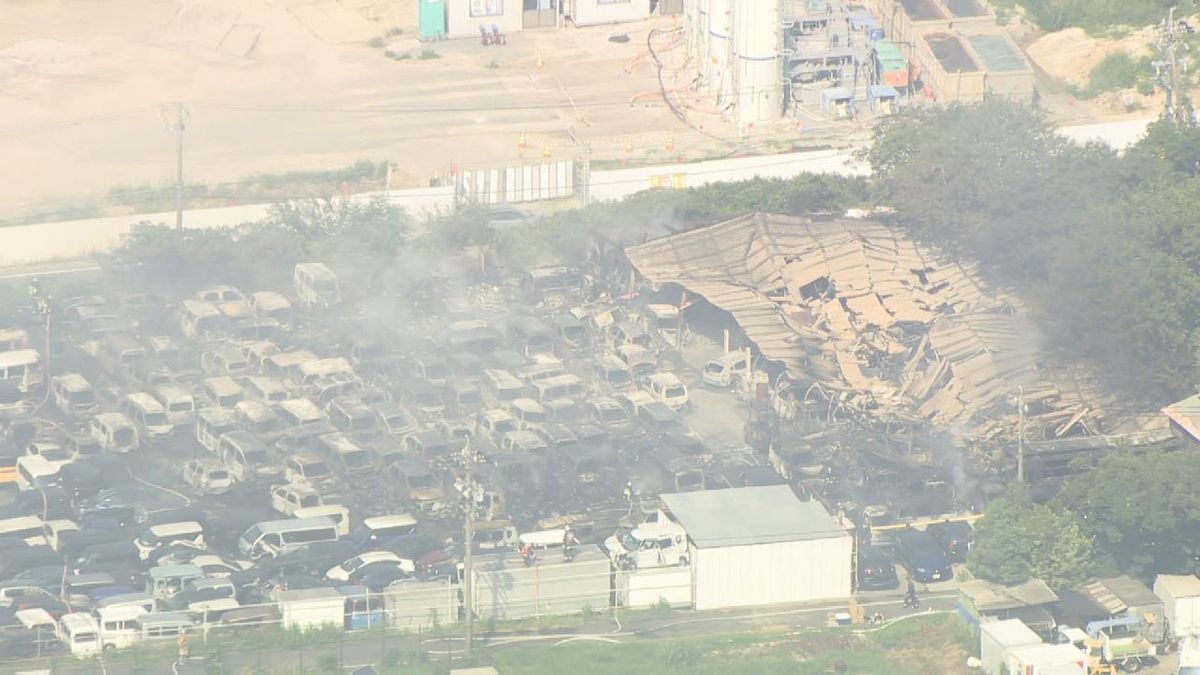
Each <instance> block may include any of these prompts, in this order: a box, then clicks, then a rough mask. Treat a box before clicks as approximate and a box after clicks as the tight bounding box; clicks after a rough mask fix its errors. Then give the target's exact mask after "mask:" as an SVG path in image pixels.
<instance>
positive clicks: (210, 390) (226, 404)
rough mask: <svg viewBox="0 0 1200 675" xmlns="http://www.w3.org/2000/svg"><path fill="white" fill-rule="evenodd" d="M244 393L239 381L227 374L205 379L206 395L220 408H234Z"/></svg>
mask: <svg viewBox="0 0 1200 675" xmlns="http://www.w3.org/2000/svg"><path fill="white" fill-rule="evenodd" d="M244 395H245V394H244V392H243V391H242V388H241V386H240V385H238V383H237V381H236V380H234V379H233V378H232V377H229V376H227V375H221V376H218V377H208V378H205V380H204V396H205V398H207V399H208V400H209V401H210V402H212V404H213V405H214V406H216V407H218V408H232V407H233V406H235V405H237V402H238V401H240V400H242V397H243V396H244Z"/></svg>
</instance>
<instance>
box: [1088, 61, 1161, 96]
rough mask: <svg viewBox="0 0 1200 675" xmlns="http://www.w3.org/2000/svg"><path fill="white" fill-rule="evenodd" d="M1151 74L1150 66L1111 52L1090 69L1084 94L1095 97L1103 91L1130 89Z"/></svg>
mask: <svg viewBox="0 0 1200 675" xmlns="http://www.w3.org/2000/svg"><path fill="white" fill-rule="evenodd" d="M1152 72H1153V71H1151V70H1150V64H1148V63H1145V62H1144V61H1134V60H1133V57H1131V56H1129V55H1128V54H1126V53H1125V52H1113V53H1111V54H1109V55H1108V56H1106V57H1104V60H1103V61H1101V62H1100V63H1097V64H1096V67H1095V68H1092V72H1091V74H1090V75H1089V76H1088V87H1087V91H1086V92H1085V93H1087V94H1089V95H1091V96H1095V95H1096V94H1099V93H1101V92H1105V91H1120V90H1122V89H1132V88H1133V87H1136V86H1137V85H1138V83H1139V82H1140V81H1141V80H1143V79H1146V78H1148V77H1149V76H1150V74H1151V73H1152Z"/></svg>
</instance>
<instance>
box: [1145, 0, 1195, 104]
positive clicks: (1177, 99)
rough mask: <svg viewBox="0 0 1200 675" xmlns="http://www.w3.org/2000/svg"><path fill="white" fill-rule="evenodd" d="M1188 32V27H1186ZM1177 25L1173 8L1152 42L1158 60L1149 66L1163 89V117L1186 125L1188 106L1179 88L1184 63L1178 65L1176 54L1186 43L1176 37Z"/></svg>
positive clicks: (1185, 47) (1189, 28) (1184, 47)
mask: <svg viewBox="0 0 1200 675" xmlns="http://www.w3.org/2000/svg"><path fill="white" fill-rule="evenodd" d="M1185 28H1187V30H1188V31H1189V32H1190V31H1191V30H1192V29H1191V27H1190V26H1186V25H1185ZM1178 31H1179V23H1178V22H1176V21H1175V8H1174V7H1172V8H1171V9H1170V11H1168V12H1167V18H1166V19H1165V20H1164V21H1163V25H1162V29H1161V30H1160V32H1159V35H1158V38H1157V39H1155V41H1154V47H1155V49H1157V50H1158V52H1159V58H1158V59H1157V60H1155V61H1154V62H1153V63H1152V64H1151V65H1153V66H1154V74H1155V78H1156V79H1157V80H1158V84H1159V86H1161V87H1162V88H1163V93H1164V98H1163V115H1164V116H1165V117H1166V118H1167V119H1168V120H1170V121H1172V122H1174V123H1175V124H1188V123H1190V122H1191V120H1190V119H1188V114H1189V110H1188V106H1186V105H1184V104H1183V101H1182V100H1181V99H1183V92H1182V90H1181V88H1180V78H1179V75H1180V71H1181V70H1184V69H1185V67H1186V63H1180V61H1179V59H1178V57H1177V52H1178V50H1179V48H1180V47H1182V48H1183V49H1187V48H1188V46H1187V43H1185V42H1182V41H1180V40H1179V36H1178Z"/></svg>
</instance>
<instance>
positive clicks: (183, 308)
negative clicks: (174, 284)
mask: <svg viewBox="0 0 1200 675" xmlns="http://www.w3.org/2000/svg"><path fill="white" fill-rule="evenodd" d="M224 327H225V315H224V314H222V313H221V310H219V309H217V306H216V305H214V304H213V303H211V302H207V301H205V300H184V301H183V302H182V303H180V306H179V328H180V329H181V330H182V331H183V334H184V335H186V336H188V337H189V338H192V339H193V340H211V339H213V338H215V337H216V336H217V335H219V334H220V333H221V331H222V330H223V329H224Z"/></svg>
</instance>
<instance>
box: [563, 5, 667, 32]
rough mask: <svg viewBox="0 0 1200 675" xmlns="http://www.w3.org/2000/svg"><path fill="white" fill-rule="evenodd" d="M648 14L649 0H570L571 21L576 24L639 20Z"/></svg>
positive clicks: (586, 24)
mask: <svg viewBox="0 0 1200 675" xmlns="http://www.w3.org/2000/svg"><path fill="white" fill-rule="evenodd" d="M649 16H650V0H625V1H624V2H610V3H601V2H598V0H571V22H572V23H574V24H575V25H576V26H594V25H597V24H605V23H621V22H624V21H641V20H642V19H646V18H648V17H649Z"/></svg>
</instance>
